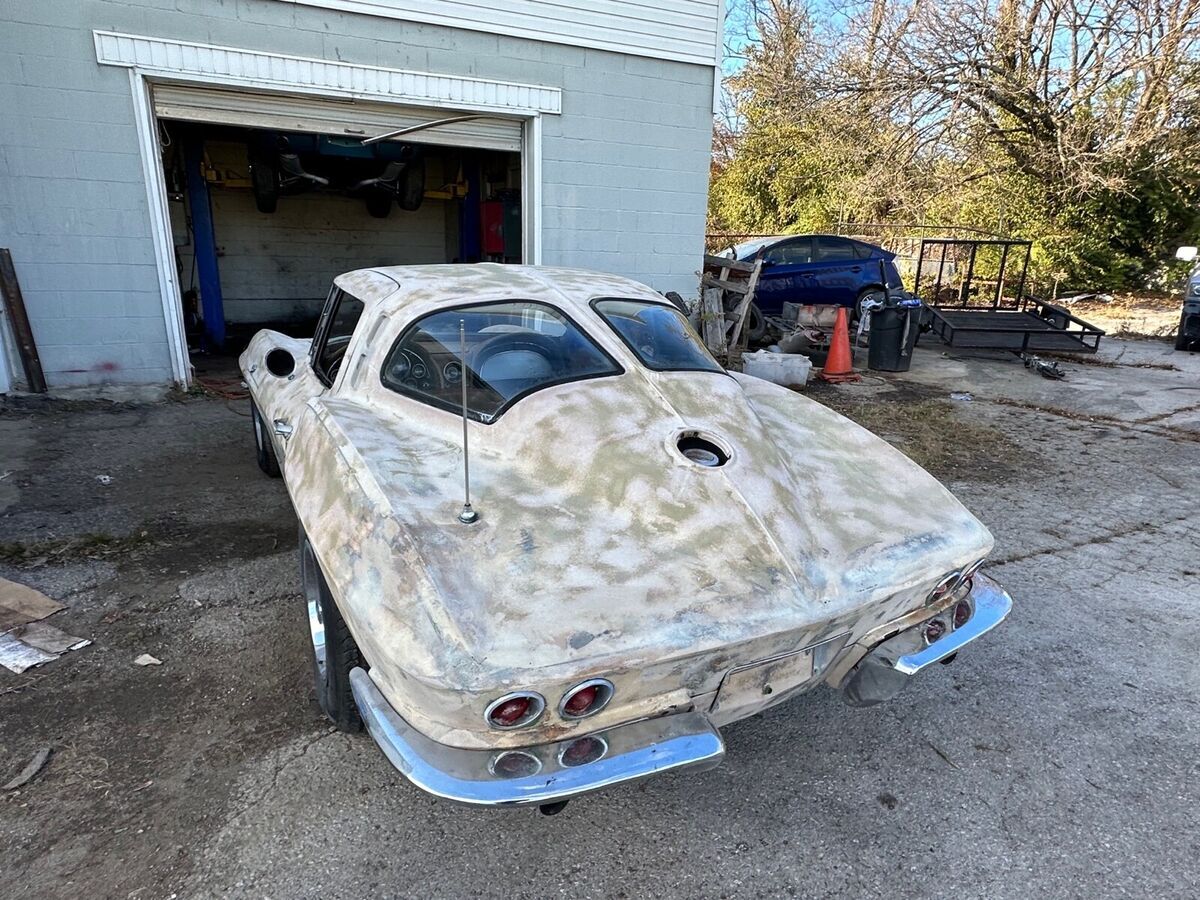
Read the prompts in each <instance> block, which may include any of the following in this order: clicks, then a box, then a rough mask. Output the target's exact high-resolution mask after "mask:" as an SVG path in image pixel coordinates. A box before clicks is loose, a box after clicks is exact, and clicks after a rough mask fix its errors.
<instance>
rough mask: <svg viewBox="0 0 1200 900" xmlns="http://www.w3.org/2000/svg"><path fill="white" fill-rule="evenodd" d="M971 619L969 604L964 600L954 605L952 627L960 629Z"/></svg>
mask: <svg viewBox="0 0 1200 900" xmlns="http://www.w3.org/2000/svg"><path fill="white" fill-rule="evenodd" d="M970 618H971V604H970V603H968V602H967V601H966V600H959V601H958V603H956V604H955V605H954V627H955V628H962V627H963V626H964V625H966V624H967V622H968V621H969V620H970Z"/></svg>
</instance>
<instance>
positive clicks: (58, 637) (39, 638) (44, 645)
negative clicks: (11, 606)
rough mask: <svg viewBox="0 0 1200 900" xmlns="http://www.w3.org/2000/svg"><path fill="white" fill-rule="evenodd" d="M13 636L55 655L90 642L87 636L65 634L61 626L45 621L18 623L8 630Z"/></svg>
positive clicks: (76, 648)
mask: <svg viewBox="0 0 1200 900" xmlns="http://www.w3.org/2000/svg"><path fill="white" fill-rule="evenodd" d="M9 634H11V635H12V636H13V637H15V638H17V639H19V640H21V641H23V642H24V643H26V644H28V645H29V646H30V647H35V648H37V649H38V650H43V651H45V652H46V653H53V654H54V655H55V656H58V655H60V654H63V653H66V652H67V651H68V650H79V649H81V648H83V647H86V646H87V645H88V644H90V643H91V641H89V640H88V639H87V638H81V637H76V636H75V635H73V634H67V633H66V632H65V631H63V630H62V629H61V628H55V627H54V626H53V625H47V624H46V623H45V622H30V623H29V624H28V625H18V626H17V627H16V628H14V629H13V630H12V631H10V632H9Z"/></svg>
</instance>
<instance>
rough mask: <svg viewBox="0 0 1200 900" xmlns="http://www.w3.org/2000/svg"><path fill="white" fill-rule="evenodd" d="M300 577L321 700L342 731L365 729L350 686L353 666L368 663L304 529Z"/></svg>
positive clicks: (318, 698)
mask: <svg viewBox="0 0 1200 900" xmlns="http://www.w3.org/2000/svg"><path fill="white" fill-rule="evenodd" d="M300 577H301V580H302V582H303V584H304V606H305V612H306V614H307V619H308V636H309V644H310V647H311V649H312V668H313V681H314V683H315V684H316V689H317V703H318V704H319V705H320V707H321V711H322V712H324V713H325V715H327V716H328V717H329V720H330V721H331V722H333V724H334V726H336V727H337V729H338V730H339V731H361V730H362V727H363V724H362V718H361V717H360V716H359V714H358V707H357V706H355V705H354V692H353V691H352V690H351V689H350V670H351V669H353V668H355V667H356V666H363V665H364V664H363V659H362V654H361V653H359V651H358V645H357V644H356V643H354V638H353V637H351V636H350V630H349V629H348V628H347V627H346V622H345V620H344V619H343V618H342V614H341V613H340V612H339V611H338V608H337V604H336V603H335V602H334V600H333V595H332V594H331V593H330V592H329V585H328V584H327V583H326V582H325V575H324V574H323V573H322V572H321V566H320V563H318V562H317V557H316V554H314V553H313V549H312V544H311V543H310V542H309V540H308V535H306V534H305V533H304V531H303V530H301V531H300ZM364 667H365V666H364Z"/></svg>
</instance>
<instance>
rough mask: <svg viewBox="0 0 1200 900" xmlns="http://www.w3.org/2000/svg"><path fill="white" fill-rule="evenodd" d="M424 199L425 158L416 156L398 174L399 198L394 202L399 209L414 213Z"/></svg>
mask: <svg viewBox="0 0 1200 900" xmlns="http://www.w3.org/2000/svg"><path fill="white" fill-rule="evenodd" d="M424 199H425V157H423V156H416V157H415V158H413V159H411V160H409V163H408V165H407V166H405V167H404V171H403V172H401V173H400V196H399V197H397V198H396V202H397V203H398V204H399V205H400V208H401V209H403V210H406V211H408V212H415V211H416V210H418V209H420V208H421V203H422V201H424Z"/></svg>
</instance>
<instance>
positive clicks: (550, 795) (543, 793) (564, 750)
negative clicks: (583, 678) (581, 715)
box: [350, 669, 725, 806]
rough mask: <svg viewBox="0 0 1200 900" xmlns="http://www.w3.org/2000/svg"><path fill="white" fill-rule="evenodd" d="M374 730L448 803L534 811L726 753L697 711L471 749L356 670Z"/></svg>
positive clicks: (366, 718) (357, 691) (388, 752)
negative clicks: (410, 713) (418, 725)
mask: <svg viewBox="0 0 1200 900" xmlns="http://www.w3.org/2000/svg"><path fill="white" fill-rule="evenodd" d="M350 684H351V687H352V689H353V691H354V701H355V703H356V704H357V705H358V709H359V712H360V713H361V714H362V717H363V722H364V723H365V724H366V726H367V731H368V732H369V733H370V735H371V737H372V738H374V739H375V742H376V743H377V744H379V747H380V749H381V750H382V751H383V754H384V756H386V757H387V758H388V760H389V761H390V762H391V764H392V765H393V766H395V767H396V768H397V769H398V770H399V771H400V773H401V774H402V775H404V776H405V777H406V778H407V779H408V780H409V781H411V782H412V783H413V784H415V785H416V786H417V787H419V788H421V789H422V790H424V791H427V792H429V793H430V794H433V795H434V796H437V797H442V798H444V799H446V800H456V801H458V802H459V803H469V804H472V805H475V806H529V805H540V804H545V803H556V802H559V801H563V800H569V799H571V798H572V797H577V796H579V795H580V794H586V793H588V792H590V791H595V790H599V789H600V788H605V787H611V786H613V785H616V784H623V783H625V782H628V781H636V780H637V779H639V778H645V777H647V776H649V775H657V774H660V773H662V772H670V771H674V770H679V769H708V768H712V767H713V766H715V765H717V764H718V763H720V762H721V760H722V758H724V756H725V743H724V741H722V740H721V735H720V734H719V733H718V732H717V730H716V728H714V727H713V726H712V725H711V724H710V723H709V721H708V719H707V718H706V717H705V716H704V715H702V714H701V713H697V712H690V713H677V714H675V715H670V716H663V717H661V718H658V719H646V720H644V721H641V722H633V723H630V724H629V725H619V726H617V727H616V728H610V729H608V730H607V731H603V732H597V733H595V734H591V735H586V736H584V737H579V738H571V739H570V740H565V741H558V742H555V743H552V744H541V745H538V746H534V747H521V748H519V749H513V750H463V749H461V748H458V747H448V746H446V745H445V744H439V743H438V742H437V741H433V740H431V739H429V738H427V737H425V735H423V734H421V733H420V732H418V731H417V730H416V729H415V728H413V727H412V726H411V725H409V724H408V722H406V721H405V720H404V719H403V718H401V717H400V715H399V714H398V713H397V712H396V711H395V710H394V709H393V708H392V706H391V705H390V704H389V703H388V702H387V700H385V699H384V697H383V694H381V693H380V692H379V688H377V687H376V686H375V683H374V682H373V681H372V680H371V676H370V675H368V674H367V673H366V671H365V670H363V669H354V670H353V671H351V673H350Z"/></svg>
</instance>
